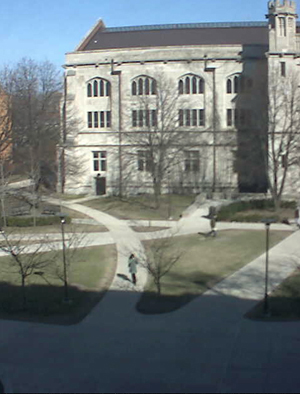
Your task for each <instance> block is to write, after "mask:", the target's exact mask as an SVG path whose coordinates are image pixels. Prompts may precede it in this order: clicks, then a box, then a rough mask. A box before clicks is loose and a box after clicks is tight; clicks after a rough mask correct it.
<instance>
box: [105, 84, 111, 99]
mask: <svg viewBox="0 0 300 394" xmlns="http://www.w3.org/2000/svg"><path fill="white" fill-rule="evenodd" d="M110 90H111V89H110V82H106V92H105V93H106V96H107V97H110Z"/></svg>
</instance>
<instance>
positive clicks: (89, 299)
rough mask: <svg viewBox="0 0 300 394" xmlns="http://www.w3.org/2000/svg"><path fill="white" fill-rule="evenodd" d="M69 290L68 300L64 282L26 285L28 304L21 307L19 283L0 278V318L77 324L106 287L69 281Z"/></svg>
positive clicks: (92, 306)
mask: <svg viewBox="0 0 300 394" xmlns="http://www.w3.org/2000/svg"><path fill="white" fill-rule="evenodd" d="M68 293H69V299H70V302H65V300H64V288H63V286H53V285H51V286H50V285H28V286H27V287H26V294H27V308H26V309H24V307H23V303H22V290H21V286H15V285H11V284H9V283H6V282H0V319H5V320H20V321H30V322H38V323H46V324H58V325H72V324H77V323H79V322H81V321H82V320H83V319H84V318H85V317H86V316H87V315H88V314H89V313H90V312H91V310H92V309H93V308H94V307H95V306H96V305H97V304H98V303H99V301H100V300H101V299H102V297H103V296H104V294H105V291H102V292H97V291H96V290H88V289H82V288H79V287H76V286H73V285H70V286H69V288H68Z"/></svg>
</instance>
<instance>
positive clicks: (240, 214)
mask: <svg viewBox="0 0 300 394" xmlns="http://www.w3.org/2000/svg"><path fill="white" fill-rule="evenodd" d="M295 208H296V203H295V202H294V201H283V202H282V206H281V208H280V209H279V210H278V211H276V210H275V208H274V204H273V202H272V201H271V200H268V199H266V200H250V201H238V202H234V203H232V204H229V205H226V206H223V207H221V209H220V211H219V212H218V220H219V221H229V222H261V220H262V219H265V218H272V219H275V220H276V221H277V222H282V221H284V220H286V219H293V218H294V215H295Z"/></svg>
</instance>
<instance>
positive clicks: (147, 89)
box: [145, 78, 150, 96]
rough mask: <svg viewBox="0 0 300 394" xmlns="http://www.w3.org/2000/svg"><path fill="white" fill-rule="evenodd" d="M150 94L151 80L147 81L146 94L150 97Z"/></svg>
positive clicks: (147, 79)
mask: <svg viewBox="0 0 300 394" xmlns="http://www.w3.org/2000/svg"><path fill="white" fill-rule="evenodd" d="M149 93H150V82H149V78H146V79H145V94H146V95H147V96H148V95H149Z"/></svg>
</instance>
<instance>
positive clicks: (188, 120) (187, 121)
mask: <svg viewBox="0 0 300 394" xmlns="http://www.w3.org/2000/svg"><path fill="white" fill-rule="evenodd" d="M185 125H186V126H190V125H191V113H190V110H189V109H186V110H185Z"/></svg>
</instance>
